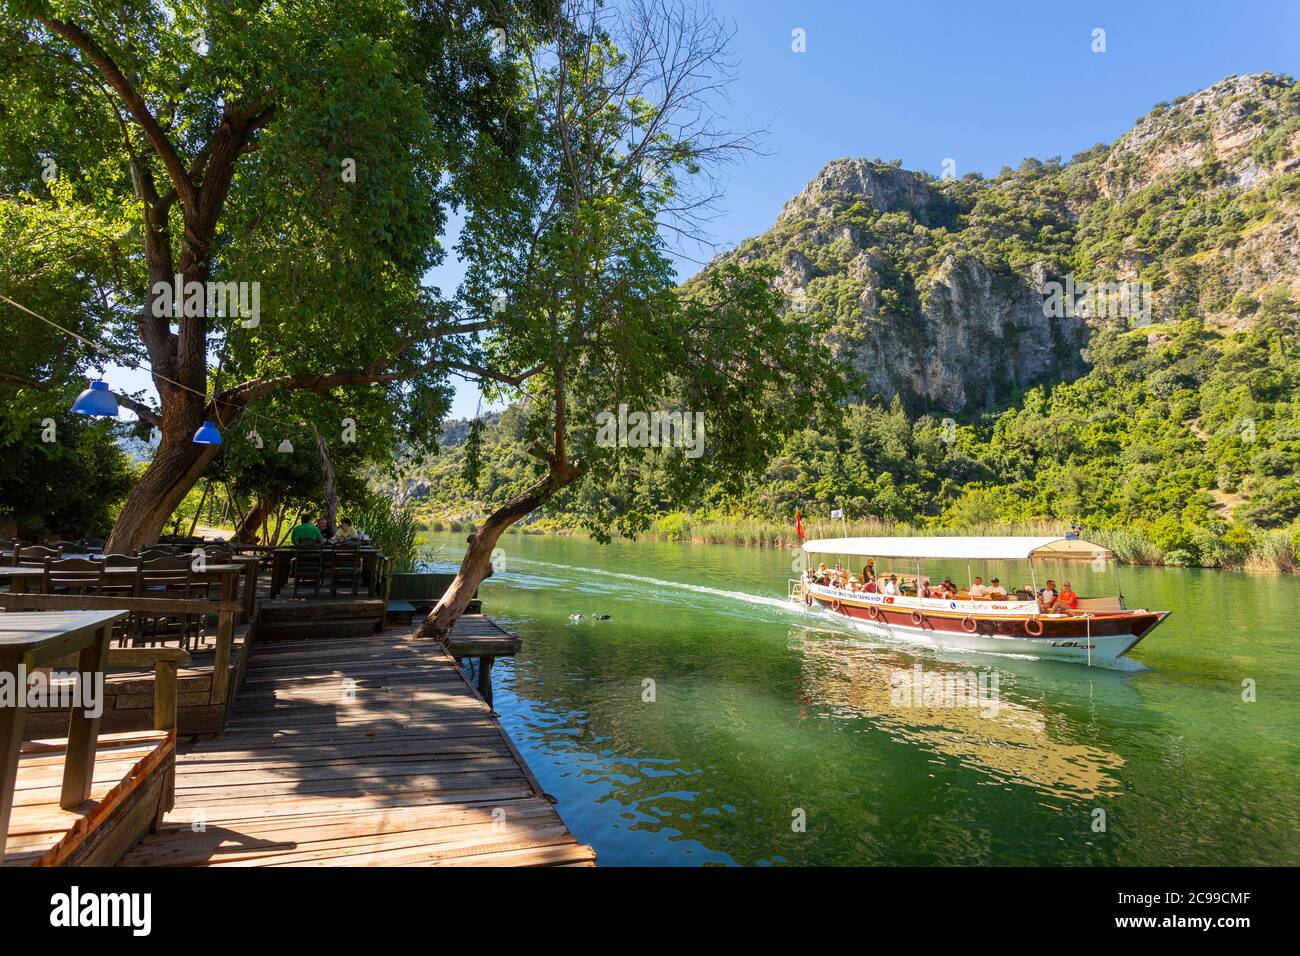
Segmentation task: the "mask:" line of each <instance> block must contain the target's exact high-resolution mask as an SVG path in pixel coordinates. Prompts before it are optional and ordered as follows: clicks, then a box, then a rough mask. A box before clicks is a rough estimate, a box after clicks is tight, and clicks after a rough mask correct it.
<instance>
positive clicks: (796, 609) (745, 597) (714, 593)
mask: <svg viewBox="0 0 1300 956" xmlns="http://www.w3.org/2000/svg"><path fill="white" fill-rule="evenodd" d="M510 563H511V564H512V565H514V564H526V565H534V566H538V567H543V568H552V569H556V570H563V571H571V572H573V573H574V574H575V575H578V576H581V577H588V576H589V575H598V576H599V577H601V578H613V579H615V580H619V581H628V582H631V583H634V584H642V585H647V586H649V587H655V588H664V589H669V590H676V591H682V592H685V593H688V594H703V595H708V596H710V597H717V598H722V599H724V600H729V601H739V602H743V603H745V604H751V605H756V606H759V607H769V608H777V609H780V610H782V611H785V612H787V613H794V614H800V615H802V614H806V613H808V611H807V609H806V608H805V607H804V606H803V605H801V604H796V603H794V602H793V601H791V600H789V599H788V598H780V597H772V596H769V595H765V594H750V593H749V592H748V591H731V590H728V589H726V588H714V587H709V586H708V585H706V584H690V583H687V582H684V581H668V580H665V579H663V578H651V577H647V576H645V575H642V574H627V573H626V572H623V571H606V570H604V569H603V568H585V567H579V566H577V565H572V564H558V563H556V562H553V561H538V560H536V559H534V558H512V559H511V562H510Z"/></svg>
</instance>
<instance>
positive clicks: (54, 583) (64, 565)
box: [41, 558, 104, 594]
mask: <svg viewBox="0 0 1300 956" xmlns="http://www.w3.org/2000/svg"><path fill="white" fill-rule="evenodd" d="M103 583H104V565H102V564H101V563H100V562H98V561H92V560H91V559H90V558H63V559H61V560H54V559H53V558H51V559H49V560H47V561H46V562H45V573H44V574H43V575H42V576H41V592H42V593H43V594H96V593H98V591H99V589H100V588H101V587H102V586H103Z"/></svg>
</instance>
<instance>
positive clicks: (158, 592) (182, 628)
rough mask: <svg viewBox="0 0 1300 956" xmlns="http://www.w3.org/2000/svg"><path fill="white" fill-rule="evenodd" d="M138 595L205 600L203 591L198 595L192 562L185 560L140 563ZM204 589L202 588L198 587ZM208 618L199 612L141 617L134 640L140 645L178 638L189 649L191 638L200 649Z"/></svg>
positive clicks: (171, 559) (165, 559)
mask: <svg viewBox="0 0 1300 956" xmlns="http://www.w3.org/2000/svg"><path fill="white" fill-rule="evenodd" d="M139 582H140V583H139V594H140V596H141V597H164V596H165V597H172V598H181V599H184V600H189V599H190V598H193V597H201V596H203V594H202V591H200V592H199V594H198V595H196V594H195V590H194V589H195V587H196V585H195V583H194V575H193V573H192V572H191V571H190V562H189V561H188V560H186V559H185V558H156V559H154V560H152V561H147V560H146V561H141V563H140V573H139ZM198 587H200V588H202V587H203V585H198ZM206 619H207V614H206V613H205V612H203V611H202V610H197V611H196V612H195V613H193V614H159V615H157V616H154V615H149V614H145V613H141V614H140V617H139V620H138V621H137V622H136V632H135V639H136V641H137V642H143V643H155V642H158V641H166V640H169V639H171V638H173V637H174V638H176V639H177V640H179V641H180V643H181V646H183V647H188V645H189V643H190V640H191V638H192V639H193V640H194V642H195V644H196V645H197V644H198V643H199V642H201V641H202V639H203V625H204V622H205V621H206Z"/></svg>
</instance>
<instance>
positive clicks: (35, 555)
mask: <svg viewBox="0 0 1300 956" xmlns="http://www.w3.org/2000/svg"><path fill="white" fill-rule="evenodd" d="M62 557H63V549H62V548H46V547H44V546H42V545H39V544H34V545H32V546H31V547H30V548H18V549H16V550H15V551H14V556H13V560H12V561H10V562H9V563H10V565H12V566H14V567H19V568H43V567H45V562H46V561H50V560H54V561H58V560H59V559H61V558H62Z"/></svg>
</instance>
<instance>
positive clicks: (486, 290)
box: [420, 0, 842, 635]
mask: <svg viewBox="0 0 1300 956" xmlns="http://www.w3.org/2000/svg"><path fill="white" fill-rule="evenodd" d="M516 35H517V36H518V34H516ZM728 41H729V34H728V33H727V31H726V29H725V28H724V27H723V26H722V25H721V24H719V23H718V22H717V21H716V20H714V19H712V18H711V17H710V16H708V15H707V14H700V13H697V12H696V11H695V10H694V8H692V7H690V6H687V5H685V4H678V3H657V2H636V0H634V2H630V3H628V4H626V5H625V6H624V7H623V8H622V9H621V10H620V11H618V12H617V13H613V12H610V11H608V10H606V9H605V8H603V6H602V5H601V4H599V3H596V2H592V0H574V2H566V3H563V4H561V5H560V8H559V11H558V13H557V14H556V15H555V17H553V18H552V19H551V20H550V21H549V22H548V23H547V29H546V31H545V34H544V36H543V35H532V36H528V35H525V36H524V37H522V38H521V42H522V43H523V44H524V45H523V47H522V51H521V55H522V57H523V59H524V60H525V62H526V64H527V69H526V74H527V75H528V76H529V77H530V80H529V83H528V86H527V91H526V92H527V96H528V98H529V101H530V103H531V104H532V107H531V109H530V110H529V115H530V116H532V117H533V118H534V119H535V125H534V126H533V127H531V128H530V129H529V130H528V131H527V132H526V134H525V139H526V141H527V144H528V145H527V149H526V160H527V167H528V170H529V176H528V178H527V180H526V184H525V185H524V186H523V187H521V188H520V189H519V190H518V191H517V193H516V194H515V195H514V196H513V197H512V202H511V203H510V204H509V206H508V207H507V208H505V209H503V210H502V212H501V215H500V216H499V217H497V218H496V219H494V220H489V219H487V218H485V219H483V220H482V222H481V225H482V226H483V227H484V228H474V229H472V230H470V238H469V245H470V247H471V248H472V250H473V255H472V257H471V259H472V261H473V262H474V263H475V266H474V268H472V269H471V270H470V273H469V275H468V279H467V288H468V292H467V295H466V300H467V301H468V302H471V303H474V302H477V303H479V306H480V307H482V306H483V305H485V304H486V302H487V300H488V298H489V297H490V296H492V295H493V294H496V293H495V290H503V291H504V295H505V298H506V303H507V304H506V305H505V307H504V309H503V310H502V313H501V317H500V322H499V324H498V325H497V326H496V327H494V328H493V329H492V330H491V331H489V332H488V333H487V335H486V338H485V341H484V352H485V354H486V356H487V357H488V359H489V360H490V363H491V365H492V366H493V367H494V368H497V369H500V370H502V371H503V372H505V373H507V374H514V375H515V376H517V378H518V384H517V385H516V386H514V392H515V394H516V395H518V396H519V397H520V398H521V399H522V401H521V403H520V405H519V415H520V420H519V425H520V427H521V430H522V432H523V435H524V436H525V439H524V443H523V444H524V447H526V448H527V450H528V453H529V454H530V455H531V456H532V458H533V459H534V461H533V463H532V465H531V466H530V467H529V469H528V472H527V474H526V475H525V476H524V477H523V478H522V480H521V481H520V482H519V483H518V484H517V485H515V486H514V487H513V488H512V489H510V491H509V493H508V494H507V495H506V496H505V500H504V501H499V503H498V504H497V506H496V507H495V509H494V510H493V511H492V513H491V514H490V515H489V516H488V518H487V519H486V520H485V521H484V523H483V525H482V527H480V528H479V529H478V530H477V531H475V533H474V534H473V535H471V536H470V538H469V547H468V549H467V550H466V553H465V557H464V560H463V561H462V563H461V566H460V571H459V573H458V575H457V577H456V579H455V581H454V582H453V584H452V585H451V587H450V588H449V589H448V590H447V592H446V594H444V596H443V598H442V600H441V601H440V602H439V604H438V606H437V607H436V608H435V609H434V610H433V612H432V613H431V614H430V615H429V617H428V618H427V619H426V620H425V622H424V623H423V624H422V625H421V628H420V632H421V633H422V634H426V635H443V634H445V633H447V631H449V630H450V628H451V627H452V625H453V624H454V623H455V621H456V619H457V617H458V616H459V615H460V613H461V612H462V611H463V609H464V607H465V605H466V603H467V602H468V600H469V597H470V595H472V594H473V592H474V589H475V588H476V587H477V586H478V584H479V582H480V581H481V580H482V579H483V578H484V577H485V576H486V575H487V574H488V573H489V572H490V558H491V553H492V550H493V548H494V546H495V544H496V542H497V540H498V539H499V538H500V536H501V534H502V533H503V532H504V531H505V530H506V529H507V528H509V527H510V526H511V525H513V524H514V523H516V522H518V521H520V520H521V519H523V518H525V517H527V516H529V515H531V514H533V513H534V512H535V511H536V510H537V509H539V508H541V507H543V506H544V505H547V504H549V503H551V502H556V504H557V506H560V505H563V506H567V507H569V508H570V509H572V510H573V511H574V512H575V513H576V514H577V515H578V516H579V520H580V521H581V522H582V523H583V524H584V525H585V526H587V527H588V528H590V529H591V530H593V531H594V532H595V533H596V534H597V535H598V536H600V537H602V538H603V537H606V536H608V534H609V533H610V532H611V530H614V529H617V530H619V531H622V532H623V533H634V532H636V531H637V530H640V529H643V528H644V527H645V526H646V524H647V521H648V514H649V513H650V511H651V508H650V507H649V502H648V499H647V497H646V496H645V495H644V493H643V492H644V490H645V485H644V480H645V476H646V474H647V470H648V469H651V468H657V469H659V473H660V476H661V479H662V485H661V489H662V491H663V492H664V494H665V496H666V497H667V498H673V499H680V498H682V497H685V496H688V495H690V494H692V493H694V492H698V491H699V490H700V488H701V487H702V485H704V484H705V483H706V482H708V483H717V484H719V485H721V486H722V487H723V488H726V489H734V490H736V491H739V490H740V489H741V488H742V487H743V481H744V478H745V476H746V475H747V474H749V473H751V472H753V471H754V470H756V469H758V468H760V467H761V466H762V464H763V463H764V461H765V460H766V458H767V455H768V454H769V453H770V452H771V451H772V450H773V449H774V447H775V443H776V439H777V436H778V435H779V434H780V432H781V429H782V428H783V427H785V426H786V425H787V424H788V423H789V422H792V421H800V420H802V419H803V418H804V417H806V415H807V414H808V412H809V411H810V410H811V408H812V406H813V404H814V402H815V401H817V400H819V399H820V400H825V399H826V398H827V397H829V398H830V399H831V400H834V398H835V396H836V395H838V394H839V393H840V391H839V388H838V386H837V382H838V381H839V380H840V378H841V377H842V372H841V371H840V370H839V369H838V368H837V367H836V366H835V365H833V364H832V363H831V361H830V360H829V359H828V358H826V357H824V352H823V351H822V350H821V349H819V348H818V347H817V345H816V343H817V341H818V337H819V332H820V331H821V330H820V329H819V328H817V326H816V325H815V324H813V323H799V322H789V321H786V319H785V317H784V316H783V315H782V312H783V309H782V303H781V298H780V296H779V294H778V293H777V292H776V291H775V290H774V289H773V288H772V286H771V281H772V279H773V274H772V273H771V271H770V270H766V269H754V268H745V267H741V266H739V265H734V264H733V265H730V266H728V267H725V268H721V269H718V270H715V271H713V272H712V273H710V274H709V275H708V276H707V277H705V278H704V279H703V280H702V281H701V282H699V283H697V284H695V285H693V286H692V287H690V288H689V289H687V290H684V291H682V292H678V291H677V290H676V289H675V288H674V285H675V283H674V279H673V272H672V266H671V262H670V260H669V258H668V255H667V250H666V248H665V240H664V238H663V233H664V232H665V231H669V232H672V231H674V230H675V231H676V232H677V233H678V234H684V235H691V236H699V235H701V232H700V230H699V225H700V220H699V211H700V210H701V209H703V208H705V207H707V206H708V204H709V202H710V201H711V198H712V196H711V194H710V193H709V191H708V189H709V183H708V179H707V177H708V175H709V173H710V172H711V171H713V170H716V168H717V164H718V163H719V162H721V161H723V160H725V159H726V158H727V157H728V156H730V155H732V154H734V153H735V152H736V151H737V150H743V149H745V148H747V146H748V142H749V141H748V139H747V138H746V137H743V136H741V137H733V136H729V135H727V134H725V133H722V132H720V131H719V129H718V125H717V117H716V114H715V113H714V110H713V100H714V97H715V95H716V93H717V92H718V90H719V88H720V84H721V83H723V82H724V81H725V78H726V77H725V70H726V55H727V54H726V51H727V44H728ZM701 184H703V186H701ZM701 188H702V189H703V191H699V190H700V189H701ZM808 378H810V379H812V380H814V381H819V382H820V383H822V385H823V388H822V389H821V391H820V393H819V394H814V393H813V392H812V391H810V390H808V389H806V388H803V387H799V385H798V384H797V382H798V381H803V380H806V379H808ZM620 406H624V407H626V408H627V409H630V410H633V411H639V412H645V413H648V412H651V411H660V412H678V413H684V414H686V415H687V416H689V417H688V419H687V422H688V423H689V427H690V428H691V429H692V430H693V429H694V427H695V423H696V419H695V417H694V416H695V414H696V413H698V414H701V415H703V416H704V421H705V434H704V435H699V436H698V438H699V439H700V440H702V441H703V442H704V444H703V445H702V446H699V447H700V448H701V450H702V452H703V454H702V455H700V456H699V457H691V456H689V455H688V454H687V452H686V450H685V449H683V448H681V447H673V448H667V449H665V448H664V447H662V446H661V445H660V444H659V442H655V445H653V446H652V445H650V444H649V442H648V441H647V442H642V443H637V442H635V440H634V441H633V442H631V443H630V444H631V445H632V446H633V447H629V444H624V443H622V442H621V441H609V440H606V439H609V438H610V436H609V435H608V434H606V435H605V436H604V438H602V435H601V432H600V429H599V427H598V425H599V423H600V421H601V418H602V416H603V415H616V414H617V413H618V409H619V408H620ZM680 435H681V433H679V436H680ZM646 437H648V436H646ZM683 437H684V436H683ZM638 444H639V445H640V447H637V445H638ZM471 477H475V476H471Z"/></svg>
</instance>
